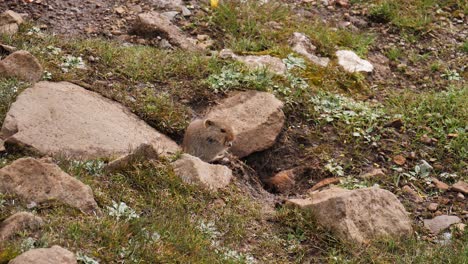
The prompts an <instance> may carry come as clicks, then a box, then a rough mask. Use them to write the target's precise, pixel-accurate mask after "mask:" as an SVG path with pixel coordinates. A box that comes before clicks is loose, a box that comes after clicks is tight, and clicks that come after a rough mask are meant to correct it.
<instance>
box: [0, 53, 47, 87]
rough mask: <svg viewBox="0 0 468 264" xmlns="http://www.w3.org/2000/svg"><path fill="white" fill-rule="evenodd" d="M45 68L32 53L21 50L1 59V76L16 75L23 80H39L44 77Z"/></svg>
mask: <svg viewBox="0 0 468 264" xmlns="http://www.w3.org/2000/svg"><path fill="white" fill-rule="evenodd" d="M42 73H43V69H42V66H41V64H40V63H39V61H38V60H37V59H36V57H34V56H33V55H31V53H29V52H27V51H24V50H19V51H15V52H13V53H12V54H10V55H8V56H7V57H6V58H4V59H3V60H1V61H0V76H3V77H15V78H18V79H20V80H23V81H28V82H37V81H39V80H40V79H41V78H42Z"/></svg>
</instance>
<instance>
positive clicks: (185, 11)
mask: <svg viewBox="0 0 468 264" xmlns="http://www.w3.org/2000/svg"><path fill="white" fill-rule="evenodd" d="M180 10H181V11H182V16H184V17H189V16H191V15H192V12H191V11H190V10H189V9H188V8H187V7H185V6H181V7H180Z"/></svg>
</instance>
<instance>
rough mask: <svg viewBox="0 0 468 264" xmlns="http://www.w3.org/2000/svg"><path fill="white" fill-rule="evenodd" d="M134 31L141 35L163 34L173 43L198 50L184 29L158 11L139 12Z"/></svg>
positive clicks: (187, 48) (191, 49) (186, 48)
mask: <svg viewBox="0 0 468 264" xmlns="http://www.w3.org/2000/svg"><path fill="white" fill-rule="evenodd" d="M134 31H135V32H136V33H138V34H140V35H161V36H162V37H164V38H167V39H168V40H169V42H171V44H173V45H176V46H178V47H181V48H182V49H185V50H189V51H197V50H199V49H198V47H197V46H196V45H195V44H194V43H193V42H192V41H190V40H189V39H188V37H187V36H185V35H184V33H183V32H182V30H180V29H179V28H178V27H177V26H175V25H174V24H172V22H171V21H170V20H169V19H168V18H167V17H166V16H164V15H162V14H160V13H158V12H155V11H154V12H149V13H143V14H139V15H138V17H137V20H136V24H135V26H134Z"/></svg>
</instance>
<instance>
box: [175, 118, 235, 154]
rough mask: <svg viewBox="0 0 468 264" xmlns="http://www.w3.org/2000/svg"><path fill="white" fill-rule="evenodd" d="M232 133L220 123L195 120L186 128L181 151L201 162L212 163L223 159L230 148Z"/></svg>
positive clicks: (225, 125) (229, 127) (227, 126)
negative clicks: (197, 158)
mask: <svg viewBox="0 0 468 264" xmlns="http://www.w3.org/2000/svg"><path fill="white" fill-rule="evenodd" d="M232 141H234V132H233V131H232V128H231V126H229V125H228V124H226V123H224V122H222V121H213V120H209V119H197V120H194V121H192V123H190V125H189V126H188V127H187V130H186V131H185V135H184V142H183V143H182V147H183V150H184V151H185V152H186V153H188V154H191V155H193V156H196V157H199V158H200V159H202V160H203V161H206V162H212V161H215V160H218V159H220V158H223V157H224V154H225V153H226V151H227V150H228V149H229V147H231V146H232Z"/></svg>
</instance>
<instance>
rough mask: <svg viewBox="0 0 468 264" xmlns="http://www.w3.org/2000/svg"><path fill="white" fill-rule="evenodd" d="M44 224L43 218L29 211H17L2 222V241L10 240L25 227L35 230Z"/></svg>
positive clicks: (0, 235)
mask: <svg viewBox="0 0 468 264" xmlns="http://www.w3.org/2000/svg"><path fill="white" fill-rule="evenodd" d="M42 225H44V221H43V220H42V218H40V217H38V216H35V215H33V214H31V213H28V212H19V213H16V214H14V215H12V216H10V217H8V218H7V219H5V220H4V221H3V222H2V223H1V224H0V242H2V241H5V240H8V239H9V238H10V237H12V236H14V235H15V234H17V233H18V232H21V231H23V230H25V229H28V230H31V231H34V230H37V229H38V228H40V227H41V226H42Z"/></svg>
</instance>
